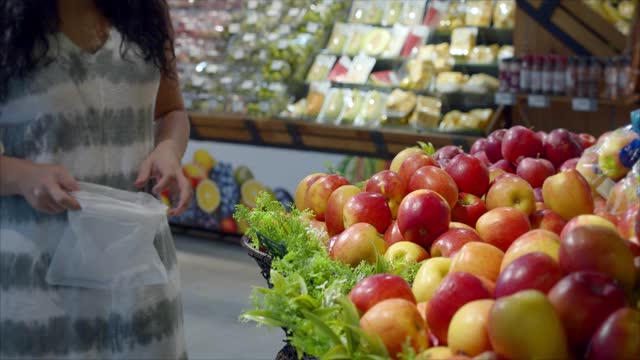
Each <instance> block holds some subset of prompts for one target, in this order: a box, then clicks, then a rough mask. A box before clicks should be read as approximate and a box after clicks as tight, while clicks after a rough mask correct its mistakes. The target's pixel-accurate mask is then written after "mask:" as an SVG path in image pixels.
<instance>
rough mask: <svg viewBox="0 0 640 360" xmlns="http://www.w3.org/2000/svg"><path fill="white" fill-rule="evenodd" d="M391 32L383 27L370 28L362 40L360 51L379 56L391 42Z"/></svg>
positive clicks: (375, 56)
mask: <svg viewBox="0 0 640 360" xmlns="http://www.w3.org/2000/svg"><path fill="white" fill-rule="evenodd" d="M391 40H392V37H391V32H390V31H389V30H388V29H385V28H371V29H369V30H368V31H367V34H366V35H365V37H364V39H363V40H362V49H361V50H362V53H364V54H365V55H367V56H371V57H374V58H377V57H379V56H380V55H381V54H382V52H383V51H384V50H385V49H386V48H387V46H388V45H389V43H390V42H391Z"/></svg>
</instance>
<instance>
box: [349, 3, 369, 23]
mask: <svg viewBox="0 0 640 360" xmlns="http://www.w3.org/2000/svg"><path fill="white" fill-rule="evenodd" d="M368 9H369V1H368V0H354V1H353V2H352V3H351V13H350V15H349V22H350V23H352V24H363V23H364V19H365V17H366V14H367V10H368Z"/></svg>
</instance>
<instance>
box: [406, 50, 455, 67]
mask: <svg viewBox="0 0 640 360" xmlns="http://www.w3.org/2000/svg"><path fill="white" fill-rule="evenodd" d="M416 58H417V59H419V60H429V61H431V62H432V63H433V65H434V67H435V69H436V71H437V72H442V71H449V70H451V69H452V68H453V65H454V64H455V60H454V58H453V57H452V56H451V55H450V54H449V43H440V44H437V45H434V44H429V45H423V46H421V47H420V48H418V53H417V55H416Z"/></svg>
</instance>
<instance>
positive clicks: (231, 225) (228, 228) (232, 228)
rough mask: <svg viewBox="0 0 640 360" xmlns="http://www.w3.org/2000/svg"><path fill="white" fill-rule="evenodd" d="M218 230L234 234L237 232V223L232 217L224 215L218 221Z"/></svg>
mask: <svg viewBox="0 0 640 360" xmlns="http://www.w3.org/2000/svg"><path fill="white" fill-rule="evenodd" d="M220 230H222V232H225V233H227V234H236V233H238V223H237V222H236V221H235V220H234V219H233V217H231V216H229V217H226V218H224V219H222V221H220Z"/></svg>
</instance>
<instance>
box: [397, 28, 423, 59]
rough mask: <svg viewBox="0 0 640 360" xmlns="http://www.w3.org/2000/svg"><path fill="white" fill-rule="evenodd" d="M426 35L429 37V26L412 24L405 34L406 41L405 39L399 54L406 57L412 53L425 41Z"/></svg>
mask: <svg viewBox="0 0 640 360" xmlns="http://www.w3.org/2000/svg"><path fill="white" fill-rule="evenodd" d="M427 37H429V28H428V27H426V26H414V27H411V29H410V30H409V35H407V41H405V43H404V45H403V46H402V51H401V52H400V55H401V56H402V57H404V58H407V57H409V56H411V55H413V54H414V52H416V51H417V50H418V48H419V47H420V46H422V45H424V43H425V42H426V41H427Z"/></svg>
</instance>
